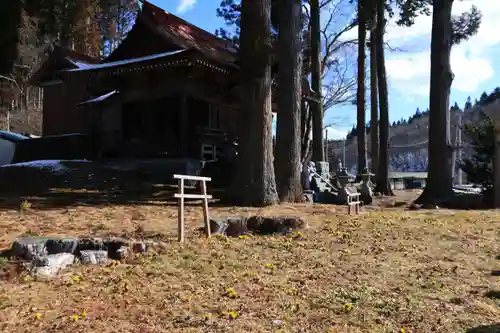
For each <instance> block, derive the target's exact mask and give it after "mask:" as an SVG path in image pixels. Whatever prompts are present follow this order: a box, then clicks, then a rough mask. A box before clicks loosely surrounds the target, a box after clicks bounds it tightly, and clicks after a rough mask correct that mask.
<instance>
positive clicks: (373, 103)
mask: <svg viewBox="0 0 500 333" xmlns="http://www.w3.org/2000/svg"><path fill="white" fill-rule="evenodd" d="M375 17H376V16H375ZM375 34H376V32H375V30H374V29H372V30H371V31H370V141H371V142H370V146H371V148H370V150H371V154H370V155H371V161H372V162H371V165H370V168H371V170H372V172H377V170H378V155H379V154H378V149H379V148H378V96H377V94H378V89H377V60H376V36H375ZM376 177H377V175H375V177H374V182H376V180H375V179H376Z"/></svg>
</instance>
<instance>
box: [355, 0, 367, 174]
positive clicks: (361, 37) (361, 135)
mask: <svg viewBox="0 0 500 333" xmlns="http://www.w3.org/2000/svg"><path fill="white" fill-rule="evenodd" d="M361 4H362V1H361V0H360V1H358V90H357V95H356V104H357V118H356V119H357V126H356V137H357V140H358V168H357V169H358V175H359V174H361V173H362V172H363V170H364V169H365V168H366V108H365V107H366V100H365V95H366V91H365V68H366V55H365V51H366V19H365V17H366V15H365V13H364V10H365V9H364V8H362V5H361Z"/></svg>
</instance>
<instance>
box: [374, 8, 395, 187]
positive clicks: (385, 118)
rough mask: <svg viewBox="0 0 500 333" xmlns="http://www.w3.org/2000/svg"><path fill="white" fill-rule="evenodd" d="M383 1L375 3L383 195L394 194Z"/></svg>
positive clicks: (378, 177) (380, 174) (380, 161)
mask: <svg viewBox="0 0 500 333" xmlns="http://www.w3.org/2000/svg"><path fill="white" fill-rule="evenodd" d="M384 5H385V1H384V0H379V2H378V3H377V28H376V37H375V45H376V60H375V62H376V64H377V81H378V97H379V103H380V105H379V106H380V123H379V126H380V127H379V128H380V139H379V140H380V145H379V154H380V155H379V162H378V174H377V186H376V188H375V192H378V193H380V194H384V195H394V194H393V192H392V190H391V186H390V184H389V96H388V91H387V74H386V70H385V51H384V30H385V24H386V20H385V6H384Z"/></svg>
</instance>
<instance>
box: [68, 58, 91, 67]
mask: <svg viewBox="0 0 500 333" xmlns="http://www.w3.org/2000/svg"><path fill="white" fill-rule="evenodd" d="M66 59H67V60H68V61H69V62H71V64H73V66H76V67H77V68H81V69H85V68H89V67H90V66H92V64H89V63H87V62H83V61H78V60H73V59H71V58H66Z"/></svg>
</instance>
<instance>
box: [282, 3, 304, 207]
mask: <svg viewBox="0 0 500 333" xmlns="http://www.w3.org/2000/svg"><path fill="white" fill-rule="evenodd" d="M280 7H281V14H280V16H279V35H278V53H279V59H280V63H279V66H278V91H277V95H278V96H277V102H278V119H277V123H276V154H275V168H276V183H277V186H278V196H279V198H280V201H282V202H298V201H300V200H301V199H302V184H301V181H300V179H301V173H302V167H301V134H302V133H301V126H300V118H301V100H302V40H301V37H302V31H301V21H300V20H301V11H302V1H301V0H281V6H280Z"/></svg>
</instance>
